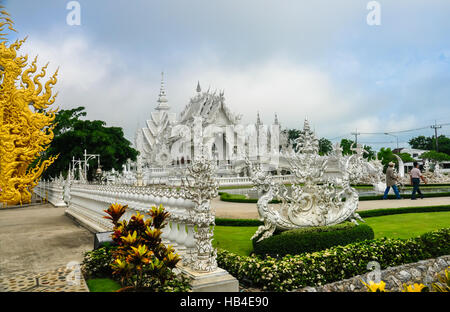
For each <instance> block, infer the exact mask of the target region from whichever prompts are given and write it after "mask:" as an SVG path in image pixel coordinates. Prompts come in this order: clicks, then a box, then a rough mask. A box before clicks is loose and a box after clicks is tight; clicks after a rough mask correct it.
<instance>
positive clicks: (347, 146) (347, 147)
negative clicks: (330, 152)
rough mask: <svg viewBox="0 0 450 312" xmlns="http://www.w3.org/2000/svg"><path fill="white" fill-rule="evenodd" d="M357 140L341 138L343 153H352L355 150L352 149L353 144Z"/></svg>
mask: <svg viewBox="0 0 450 312" xmlns="http://www.w3.org/2000/svg"><path fill="white" fill-rule="evenodd" d="M354 143H355V142H354V141H352V140H349V139H342V140H341V148H342V155H344V156H345V155H352V154H353V151H352V150H351V148H352V146H353V144H354Z"/></svg>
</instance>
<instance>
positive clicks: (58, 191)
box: [33, 181, 66, 207]
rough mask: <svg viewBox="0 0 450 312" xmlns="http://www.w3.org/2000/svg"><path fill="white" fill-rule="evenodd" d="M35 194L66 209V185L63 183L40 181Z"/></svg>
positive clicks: (34, 190)
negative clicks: (64, 196) (64, 197)
mask: <svg viewBox="0 0 450 312" xmlns="http://www.w3.org/2000/svg"><path fill="white" fill-rule="evenodd" d="M33 192H34V193H35V194H36V195H38V196H39V197H41V198H42V199H45V200H46V201H48V202H50V203H52V204H53V206H56V207H64V206H66V203H65V202H64V199H63V194H64V184H63V181H56V182H55V181H52V182H50V181H40V182H39V183H38V185H36V186H35V188H34V189H33Z"/></svg>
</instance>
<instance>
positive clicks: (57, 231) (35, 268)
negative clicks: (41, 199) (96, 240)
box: [0, 204, 93, 291]
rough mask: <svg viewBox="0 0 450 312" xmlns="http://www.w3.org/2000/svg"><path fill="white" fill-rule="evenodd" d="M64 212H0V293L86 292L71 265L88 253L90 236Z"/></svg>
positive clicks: (34, 209) (39, 207) (28, 209)
mask: <svg viewBox="0 0 450 312" xmlns="http://www.w3.org/2000/svg"><path fill="white" fill-rule="evenodd" d="M64 210H65V208H55V207H53V206H52V205H51V204H45V205H37V206H30V207H24V208H16V209H14V208H12V209H10V208H8V209H0V291H88V288H87V287H86V284H85V282H84V280H83V278H82V276H81V274H79V271H77V270H78V269H77V268H78V267H77V266H76V265H75V266H74V264H76V263H81V261H82V260H83V254H84V252H86V251H89V250H92V247H93V235H92V233H90V232H89V231H87V230H86V229H84V228H82V227H80V226H78V225H76V224H75V223H74V222H73V221H72V220H71V219H69V218H67V217H66V216H65V215H64ZM78 277H80V280H79V282H78V283H77V278H78ZM72 284H74V285H72ZM76 284H78V285H76Z"/></svg>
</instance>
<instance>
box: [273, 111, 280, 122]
mask: <svg viewBox="0 0 450 312" xmlns="http://www.w3.org/2000/svg"><path fill="white" fill-rule="evenodd" d="M274 124H275V125H279V124H280V123H279V122H278V115H277V113H275V121H274Z"/></svg>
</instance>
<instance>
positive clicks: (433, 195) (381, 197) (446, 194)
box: [359, 192, 450, 201]
mask: <svg viewBox="0 0 450 312" xmlns="http://www.w3.org/2000/svg"><path fill="white" fill-rule="evenodd" d="M422 194H423V197H424V198H432V197H447V196H450V192H441V193H422ZM400 196H401V197H402V198H411V194H400ZM416 197H417V198H418V197H419V195H418V194H416ZM387 198H388V199H395V198H396V197H395V195H394V194H390V195H388V196H387ZM382 199H383V195H370V196H360V197H359V200H360V201H364V200H382Z"/></svg>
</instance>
